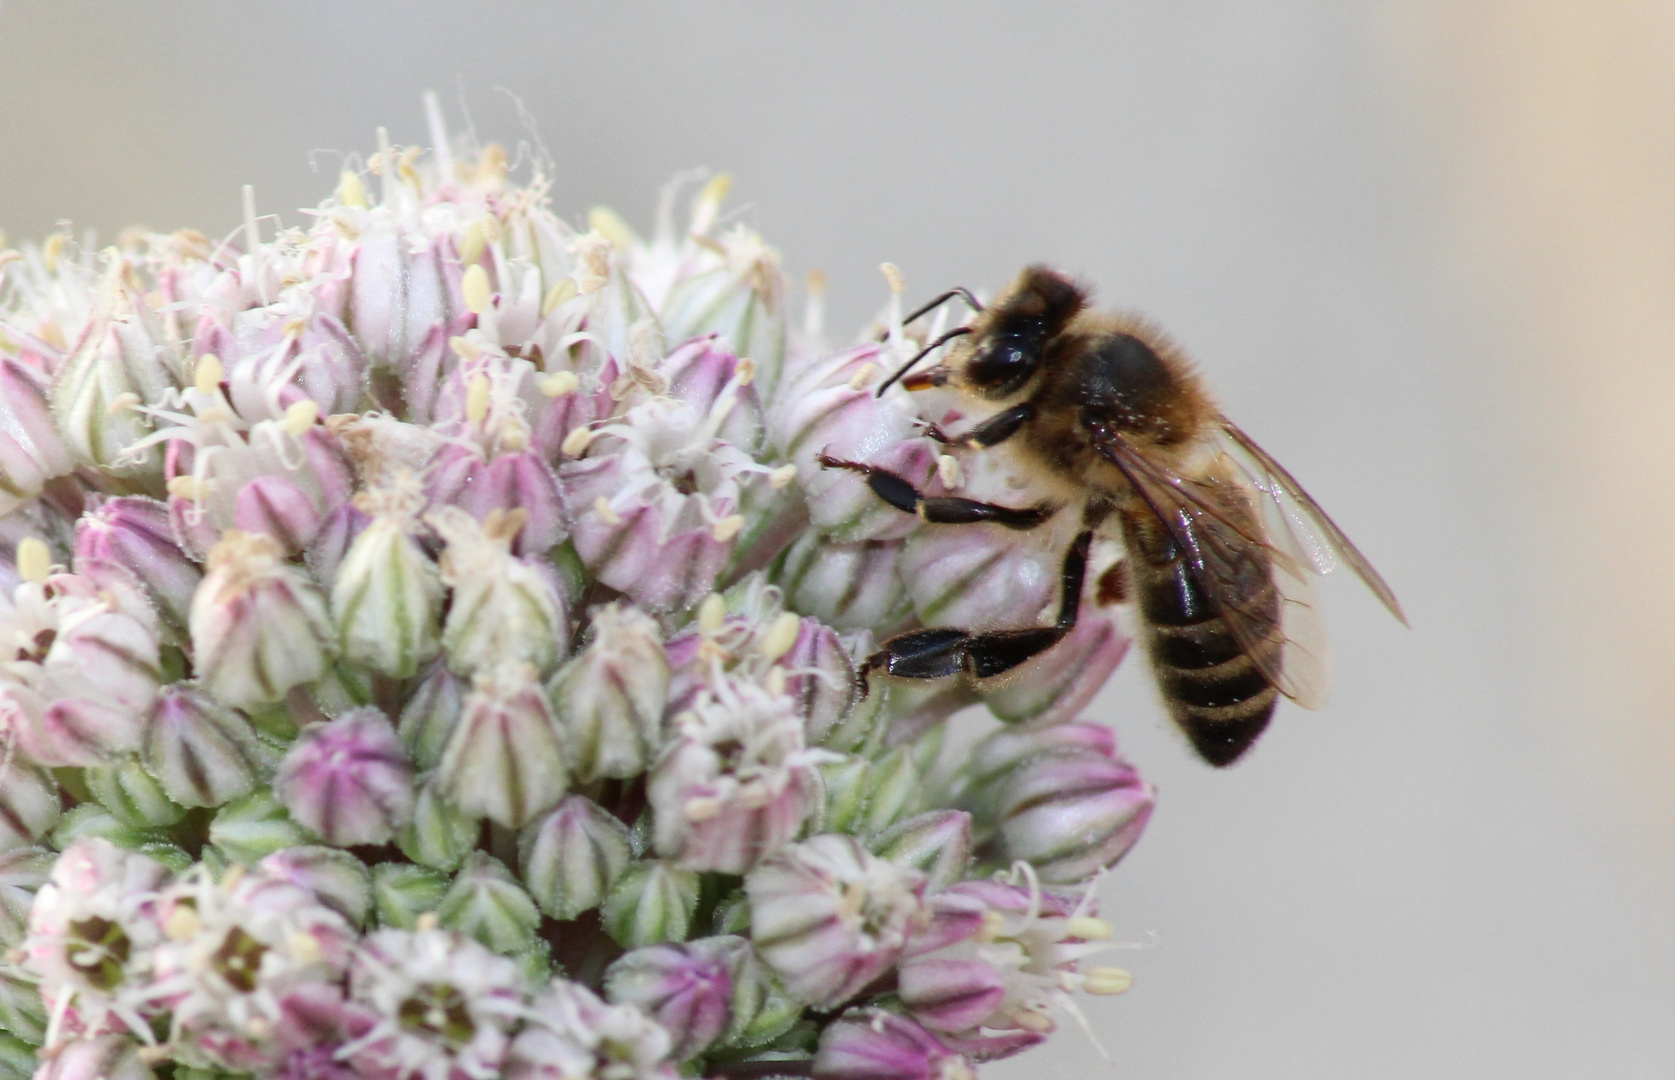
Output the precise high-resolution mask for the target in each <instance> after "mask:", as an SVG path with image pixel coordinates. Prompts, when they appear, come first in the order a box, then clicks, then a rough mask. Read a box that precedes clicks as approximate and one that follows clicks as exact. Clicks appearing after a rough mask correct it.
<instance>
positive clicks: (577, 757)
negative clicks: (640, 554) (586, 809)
mask: <svg viewBox="0 0 1675 1080" xmlns="http://www.w3.org/2000/svg"><path fill="white" fill-rule="evenodd" d="M592 614H593V640H592V641H590V642H588V645H587V648H585V649H583V650H582V651H581V653H579V654H578V655H577V656H576V657H575V658H574V659H572V660H571V661H570V662H569V663H567V664H565V665H564V666H563V667H562V668H560V669H559V670H558V673H557V674H555V675H554V676H553V677H552V680H551V681H550V682H548V683H547V694H548V696H549V697H550V698H551V699H552V704H553V712H554V713H555V714H556V715H557V716H558V718H559V723H560V724H561V725H563V728H564V734H565V740H566V745H567V747H568V748H569V757H570V762H571V767H572V768H574V769H575V771H576V777H577V779H579V780H581V781H583V782H584V783H586V782H591V781H593V780H596V779H598V778H600V777H604V776H613V777H624V778H626V777H631V776H636V775H638V774H639V773H641V772H643V771H644V770H645V768H646V765H647V763H648V762H649V761H650V760H651V755H652V751H653V750H654V749H655V747H656V746H657V744H658V741H659V739H660V738H661V736H662V726H663V706H664V703H665V702H666V701H667V700H668V694H669V661H668V659H667V657H666V656H665V655H664V651H663V641H662V634H661V633H660V632H659V630H658V627H657V623H656V622H654V621H653V620H652V619H651V618H650V616H648V615H646V614H645V613H644V612H641V611H639V610H638V609H636V608H632V607H624V606H620V605H617V604H607V605H606V606H604V607H602V608H596V609H595V610H594V611H593V613H592Z"/></svg>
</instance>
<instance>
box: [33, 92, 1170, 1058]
mask: <svg viewBox="0 0 1675 1080" xmlns="http://www.w3.org/2000/svg"><path fill="white" fill-rule="evenodd" d="M433 121H435V118H434V117H433ZM433 126H434V127H435V128H436V130H437V131H438V133H440V131H441V125H440V123H439V122H436V123H433ZM440 141H443V142H444V145H439V146H438V147H436V148H435V149H434V150H432V151H430V152H425V153H421V152H420V151H419V149H417V148H407V149H400V148H396V147H391V146H389V145H384V146H383V147H382V148H381V149H380V150H379V152H378V153H377V154H376V156H374V157H373V158H371V159H370V161H368V162H367V163H366V165H365V168H364V169H359V170H349V171H346V172H344V173H343V175H342V177H341V180H340V182H339V184H338V187H337V189H336V191H335V193H334V194H333V195H332V196H331V197H330V198H329V199H327V200H326V201H325V202H324V203H322V204H321V206H320V207H319V208H318V209H317V210H315V211H312V212H311V214H310V221H311V225H310V226H309V227H308V228H306V229H297V228H284V229H279V230H278V231H277V233H275V232H274V230H273V229H272V228H271V227H266V228H264V223H263V221H262V220H261V219H259V218H257V217H256V216H255V214H254V211H253V209H252V208H251V205H250V199H249V197H248V193H247V201H246V206H247V214H246V217H247V220H246V222H245V224H244V226H243V227H242V228H241V229H240V230H238V232H236V233H235V234H234V235H233V236H232V237H229V238H228V239H226V240H224V241H221V242H214V241H211V240H209V239H207V238H206V237H204V236H203V235H201V234H199V233H195V232H191V231H182V232H177V233H173V234H170V235H156V234H146V233H139V232H136V233H134V234H132V235H125V236H124V237H123V238H122V239H121V242H120V243H118V244H117V245H116V246H113V247H109V248H105V249H102V250H100V249H96V248H95V247H93V246H92V245H91V244H82V243H78V242H75V241H72V240H70V239H69V238H67V237H66V236H62V235H60V236H53V237H50V238H48V239H47V240H46V241H45V242H44V243H42V244H40V245H39V246H25V247H23V248H20V249H18V250H6V251H3V252H0V383H3V386H0V651H3V655H0V945H3V946H4V948H5V949H6V950H7V951H6V952H5V954H4V956H5V959H4V963H3V964H0V1029H3V1030H4V1033H3V1034H0V1080H10V1078H13V1077H23V1076H26V1075H28V1074H29V1073H31V1072H33V1071H36V1070H39V1072H38V1075H40V1076H42V1077H45V1078H49V1080H94V1078H105V1077H110V1078H116V1077H121V1078H122V1080H145V1078H148V1077H151V1076H152V1075H154V1070H156V1069H158V1068H162V1067H164V1066H167V1067H168V1068H169V1069H173V1070H179V1069H187V1070H191V1073H190V1075H191V1076H193V1077H196V1078H209V1077H213V1076H219V1075H230V1074H254V1075H256V1076H260V1077H285V1078H290V1080H315V1078H321V1080H352V1078H364V1080H415V1078H422V1080H490V1078H492V1077H499V1076H505V1077H508V1078H510V1080H582V1078H594V1077H596V1078H599V1080H642V1078H648V1080H649V1078H659V1080H661V1078H672V1077H674V1076H676V1075H677V1074H688V1075H690V1074H694V1073H696V1074H699V1075H706V1076H729V1075H735V1076H765V1075H770V1074H786V1075H812V1076H816V1077H822V1078H832V1080H838V1078H843V1080H883V1078H892V1080H894V1078H930V1077H941V1078H953V1077H961V1076H968V1075H970V1071H971V1067H972V1065H973V1063H976V1062H981V1061H984V1060H988V1059H992V1058H995V1057H1000V1056H1004V1055H1007V1054H1011V1053H1014V1052H1016V1051H1018V1050H1021V1049H1024V1048H1026V1047H1028V1046H1031V1045H1034V1044H1036V1043H1038V1042H1040V1041H1041V1040H1042V1039H1044V1038H1045V1037H1046V1035H1047V1033H1049V1032H1050V1031H1051V1030H1053V1028H1054V1027H1055V1024H1056V1023H1057V1022H1058V1021H1059V1019H1060V1018H1062V1017H1063V1016H1064V1015H1066V1014H1067V1013H1074V1011H1075V1008H1076V1007H1075V1005H1074V1003H1073V995H1075V994H1076V993H1078V992H1092V993H1115V992H1119V991H1121V990H1122V989H1124V988H1125V987H1126V986H1127V981H1128V980H1127V975H1126V974H1125V973H1124V972H1122V971H1121V970H1120V969H1118V968H1113V967H1104V966H1098V965H1090V963H1089V962H1088V957H1089V956H1090V954H1092V953H1094V952H1097V951H1100V950H1102V949H1104V948H1108V947H1109V946H1108V944H1107V943H1105V939H1107V938H1109V937H1110V935H1111V933H1112V929H1111V926H1110V925H1109V924H1108V923H1106V922H1103V921H1101V920H1100V919H1098V918H1096V917H1094V915H1093V913H1092V910H1091V905H1092V889H1091V883H1092V882H1093V881H1094V880H1095V879H1096V878H1097V877H1098V876H1099V875H1100V874H1101V873H1102V872H1103V871H1104V870H1105V869H1106V868H1108V867H1109V866H1111V865H1112V864H1114V863H1115V862H1116V861H1117V860H1118V859H1120V858H1121V857H1122V856H1123V854H1124V853H1125V852H1126V851H1127V850H1128V849H1129V848H1130V847H1131V846H1132V845H1133V843H1134V842H1135V840H1136V839H1137V838H1138V835H1139V833H1140V831H1141V829H1142V828H1143V826H1144V824H1145V821H1146V819H1147V817H1148V815H1149V813H1150V810H1151V804H1152V793H1151V790H1150V788H1149V787H1148V786H1147V785H1146V784H1145V783H1144V782H1143V781H1141V780H1140V778H1139V777H1138V775H1137V774H1136V773H1135V771H1134V770H1133V768H1132V767H1130V766H1129V765H1128V764H1127V763H1126V762H1125V761H1124V760H1123V759H1122V758H1121V757H1120V756H1119V755H1118V753H1117V749H1116V746H1115V743H1114V740H1113V738H1112V736H1111V733H1110V731H1109V729H1108V728H1106V727H1104V726H1102V725H1098V724H1093V723H1089V722H1086V721H1079V720H1076V719H1075V718H1076V717H1077V715H1078V714H1079V712H1080V710H1081V709H1082V707H1083V706H1084V705H1085V704H1086V703H1087V702H1088V700H1089V699H1090V697H1091V696H1092V695H1093V694H1094V692H1095V691H1096V690H1097V689H1098V688H1099V687H1100V685H1102V684H1103V682H1104V681H1105V678H1106V676H1107V675H1108V674H1109V673H1110V672H1111V670H1112V669H1113V668H1114V667H1115V666H1116V664H1117V662H1118V660H1119V659H1120V658H1121V657H1122V655H1123V653H1124V651H1125V649H1126V647H1127V644H1128V638H1127V637H1126V635H1125V634H1124V633H1123V631H1122V628H1121V625H1120V623H1119V622H1118V621H1117V620H1116V618H1115V616H1114V614H1113V612H1111V611H1109V610H1104V609H1100V608H1099V607H1097V606H1096V605H1095V604H1094V602H1093V600H1092V598H1091V597H1090V599H1089V600H1088V602H1086V603H1084V605H1083V617H1082V619H1081V622H1080V623H1079V624H1078V626H1077V627H1076V629H1075V630H1074V632H1073V633H1071V634H1070V635H1069V636H1068V637H1067V638H1066V640H1064V641H1063V642H1061V643H1060V644H1059V645H1058V646H1056V647H1055V648H1053V649H1051V650H1049V651H1048V652H1047V653H1045V654H1043V655H1042V656H1040V657H1038V658H1036V659H1034V660H1031V661H1029V662H1028V663H1026V664H1025V665H1023V666H1022V667H1021V668H1019V669H1018V670H1017V671H1015V672H1014V673H1012V674H1011V675H1010V676H1009V677H1006V678H1001V679H993V680H986V681H981V682H979V681H972V680H969V679H966V678H965V677H949V678H944V679H940V680H927V681H909V680H900V679H892V678H888V677H885V676H884V675H882V674H881V673H880V672H878V671H877V670H873V669H872V668H871V667H870V665H869V664H868V662H867V658H868V657H869V656H870V655H871V654H872V653H873V652H874V651H875V649H876V648H877V646H878V643H879V642H880V641H882V640H883V639H884V638H886V637H888V636H890V635H891V634H894V633H898V632H901V631H905V630H911V629H914V628H917V627H921V626H936V625H948V626H960V627H969V628H976V629H989V628H1003V627H1024V626H1030V625H1036V624H1039V623H1041V622H1043V621H1044V620H1050V619H1051V617H1052V613H1053V611H1055V610H1056V607H1057V604H1058V597H1057V595H1056V590H1057V588H1058V581H1059V573H1058V566H1059V563H1060V561H1061V559H1062V553H1063V549H1064V543H1065V542H1066V540H1067V537H1066V535H1065V534H1064V533H1063V530H1062V529H1058V528H1055V527H1053V526H1049V527H1046V528H1042V529H1039V530H1035V531H1033V532H1028V533H1018V532H1010V531H1007V530H1005V529H1000V528H996V527H993V526H990V525H971V526H958V527H956V526H948V525H929V524H926V523H924V522H922V521H920V520H919V519H917V518H915V517H914V516H912V515H910V514H904V513H902V512H900V511H899V510H896V509H895V508H893V507H891V506H890V505H888V504H886V503H884V502H883V501H882V500H880V499H879V498H877V497H876V496H875V495H874V493H873V492H872V491H871V489H869V488H868V486H867V484H866V482H865V478H864V477H862V476H859V475H857V474H856V473H854V472H853V471H844V470H833V469H828V468H824V467H822V463H821V460H822V455H831V456H834V457H841V458H845V459H850V460H857V461H865V462H867V463H870V464H873V465H876V466H879V467H881V468H885V469H888V470H891V471H893V472H895V473H897V474H899V475H900V476H902V477H904V478H906V479H907V480H908V481H910V482H912V483H913V484H915V485H918V486H919V487H920V488H922V489H923V490H925V491H927V492H929V493H932V494H945V493H949V492H953V491H959V492H962V493H967V494H972V495H974V496H975V497H979V498H994V499H997V500H1001V501H1009V502H1012V503H1015V504H1018V505H1023V504H1026V503H1030V502H1033V501H1034V499H1033V498H1032V497H1031V494H1032V493H1031V492H1030V490H1029V485H1030V482H1031V481H1030V478H1029V477H1028V476H1027V475H1026V474H1022V473H1018V472H1016V471H1015V470H1011V469H1009V467H1008V459H1007V458H1006V456H1005V455H1004V453H1002V452H999V451H996V452H991V453H980V452H975V451H971V450H969V449H966V448H963V447H960V446H957V445H952V444H945V443H942V442H938V441H935V440H933V439H932V438H930V437H927V432H928V431H929V430H930V425H929V423H928V421H934V422H935V424H936V425H939V426H941V427H949V426H952V427H957V426H959V425H960V424H961V423H963V422H967V421H969V419H970V418H968V417H963V416H961V415H960V411H959V404H958V403H957V402H953V401H939V400H936V399H934V398H932V399H931V400H930V401H928V402H927V401H926V400H925V398H924V396H923V395H921V396H919V397H915V396H913V395H910V394H909V393H907V392H906V391H904V390H901V389H900V388H899V387H898V388H892V389H891V390H890V391H889V392H887V393H885V394H884V395H883V396H882V397H880V396H878V395H876V394H875V390H876V389H877V387H878V385H879V384H880V383H881V381H882V379H883V378H884V377H885V376H886V375H887V374H888V372H889V371H890V370H892V369H893V368H894V367H895V366H896V365H898V364H900V363H901V362H902V361H903V359H904V358H905V357H907V356H908V355H910V354H911V352H912V351H913V350H914V349H915V348H916V347H917V345H918V344H919V343H920V342H922V341H924V340H925V339H926V338H927V337H928V336H929V335H931V334H934V333H936V332H938V331H939V330H941V329H942V327H941V326H938V325H923V324H913V325H906V326H904V325H903V323H902V318H901V300H902V297H901V286H900V275H899V274H896V273H894V272H893V270H891V271H890V272H889V273H887V275H886V276H887V278H888V279H889V283H890V285H891V292H890V294H889V297H888V305H887V307H886V309H885V312H886V313H885V316H884V317H883V319H882V320H881V324H880V326H878V327H874V328H872V329H871V330H869V332H868V334H867V340H866V343H863V344H859V345H854V346H852V347H846V348H841V349H836V350H833V349H829V348H827V347H826V345H825V344H824V342H823V340H822V333H823V331H822V327H821V325H820V322H821V315H820V296H819V291H818V288H817V287H815V283H813V282H811V289H810V299H809V305H808V313H807V315H806V317H805V319H804V320H803V322H804V325H802V326H801V327H800V329H796V330H794V329H791V328H789V327H788V325H787V324H788V319H787V314H786V309H787V296H786V293H787V289H786V286H785V283H784V280H783V278H782V274H781V271H780V267H779V263H778V258H777V256H776V254H775V253H774V252H773V250H772V249H770V248H769V247H767V246H766V245H765V244H764V243H763V241H762V240H761V238H760V237H758V236H757V235H756V234H755V233H753V232H752V231H750V230H749V229H748V228H745V227H744V226H742V225H736V224H735V225H729V226H724V225H723V219H722V217H721V214H720V208H721V204H722V201H723V198H724V195H725V193H726V183H725V180H724V178H720V177H717V178H715V179H712V180H710V181H709V183H708V184H707V185H705V186H703V187H702V188H701V190H699V191H698V193H697V195H696V198H695V199H694V201H693V203H692V209H691V214H690V219H689V220H688V222H687V223H686V226H685V227H684V229H678V228H677V227H676V225H675V217H676V215H675V212H674V204H675V202H676V200H677V198H678V194H679V189H678V186H671V188H670V189H669V191H668V193H667V194H666V196H665V199H664V203H663V207H662V210H661V212H660V216H659V221H658V226H657V229H656V232H655V234H654V235H653V237H652V238H651V239H650V240H649V241H648V240H642V239H640V238H639V237H638V236H636V235H635V233H634V232H633V231H632V230H631V229H629V227H628V226H627V225H626V224H624V223H623V222H622V221H621V219H619V218H617V217H616V216H615V215H613V214H611V213H609V212H606V211H595V212H594V213H593V214H592V215H591V216H590V217H589V218H588V221H587V226H586V227H585V228H579V227H572V226H570V225H567V224H566V223H565V222H564V221H562V220H561V219H560V218H558V217H557V216H555V215H554V214H553V213H552V212H551V211H550V210H549V209H548V206H547V199H546V190H547V180H546V178H545V175H544V173H543V169H542V165H541V163H540V162H539V161H536V162H535V163H534V164H533V165H532V166H531V167H530V175H529V176H528V177H527V178H526V180H525V181H523V182H515V181H514V180H513V179H512V176H511V172H512V170H511V168H510V163H509V158H508V155H507V154H506V153H505V152H504V151H503V150H501V149H500V148H498V147H496V146H493V145H489V146H484V147H467V146H466V145H465V144H464V143H462V142H455V143H452V144H448V143H446V140H440ZM874 339H876V340H874ZM1116 556H1117V553H1115V552H1114V551H1104V550H1096V551H1095V567H1094V570H1095V573H1094V575H1093V576H1094V577H1097V576H1098V572H1099V570H1101V569H1102V568H1103V567H1102V563H1101V560H1103V563H1104V564H1107V565H1108V564H1109V563H1110V562H1112V561H1114V559H1115V558H1116ZM973 707H976V708H973ZM956 713H960V714H961V717H960V719H959V720H958V721H957V723H958V724H960V725H962V726H961V727H960V728H959V730H960V731H961V732H962V733H964V732H967V731H976V732H977V734H978V736H979V738H980V741H977V742H976V743H975V746H972V745H971V740H970V739H962V738H956V739H947V740H946V746H947V747H948V749H947V751H946V752H945V749H944V748H945V735H946V733H947V732H948V730H949V727H950V718H951V717H953V716H954V714H956ZM985 725H986V726H987V728H988V729H990V730H989V731H988V732H987V733H985V732H983V731H982V730H981V729H982V727H983V726H985ZM956 744H958V745H960V746H961V747H962V748H961V749H960V750H959V751H958V752H955V751H954V750H953V749H952V748H953V747H954V746H955V745H956ZM172 1075H175V1076H185V1075H188V1074H186V1073H182V1072H178V1071H175V1072H173V1073H172Z"/></svg>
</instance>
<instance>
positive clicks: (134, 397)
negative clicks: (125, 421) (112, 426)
mask: <svg viewBox="0 0 1675 1080" xmlns="http://www.w3.org/2000/svg"><path fill="white" fill-rule="evenodd" d="M142 400H143V399H142V398H141V397H140V396H139V395H138V394H136V393H134V392H133V391H132V390H124V391H123V392H122V393H120V394H118V395H116V396H115V397H113V398H111V403H110V404H109V405H106V406H105V415H106V416H119V415H121V414H122V413H125V412H127V411H128V410H129V409H132V408H133V407H134V406H136V405H138V404H139V403H140V402H141V401H142Z"/></svg>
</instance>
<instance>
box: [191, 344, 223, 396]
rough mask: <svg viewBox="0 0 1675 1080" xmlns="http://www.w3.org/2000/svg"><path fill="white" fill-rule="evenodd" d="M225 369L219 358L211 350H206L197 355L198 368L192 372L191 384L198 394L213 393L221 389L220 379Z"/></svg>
mask: <svg viewBox="0 0 1675 1080" xmlns="http://www.w3.org/2000/svg"><path fill="white" fill-rule="evenodd" d="M224 375H226V370H225V369H224V368H222V366H221V358H220V357H219V356H216V355H215V354H214V353H212V352H206V353H204V354H203V355H202V356H200V357H198V369H197V371H195V372H193V374H192V385H193V386H195V387H196V388H197V390H198V393H200V394H214V393H216V392H217V391H219V390H220V389H221V379H222V377H223V376H224Z"/></svg>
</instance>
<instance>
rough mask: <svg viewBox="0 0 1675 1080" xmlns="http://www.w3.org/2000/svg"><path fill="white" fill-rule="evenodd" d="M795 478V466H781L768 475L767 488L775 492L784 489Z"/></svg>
mask: <svg viewBox="0 0 1675 1080" xmlns="http://www.w3.org/2000/svg"><path fill="white" fill-rule="evenodd" d="M796 478H797V467H796V466H795V465H781V466H780V467H779V468H777V469H775V470H774V471H773V472H771V473H769V474H768V486H770V487H772V488H774V489H776V490H777V489H779V488H782V487H785V486H786V485H787V484H789V483H791V481H793V480H795V479H796Z"/></svg>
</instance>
